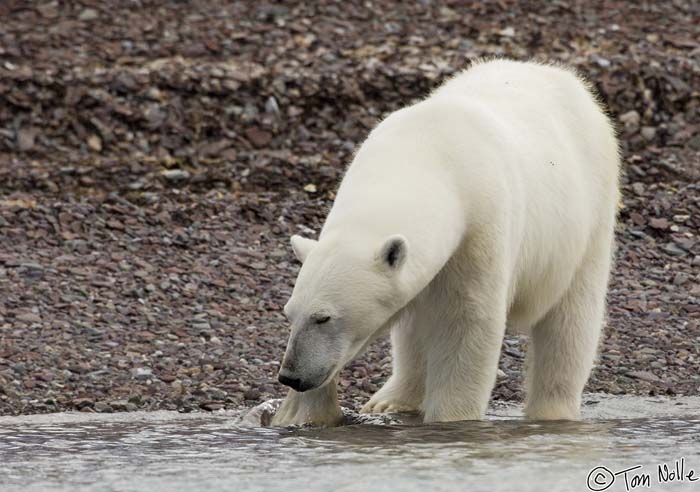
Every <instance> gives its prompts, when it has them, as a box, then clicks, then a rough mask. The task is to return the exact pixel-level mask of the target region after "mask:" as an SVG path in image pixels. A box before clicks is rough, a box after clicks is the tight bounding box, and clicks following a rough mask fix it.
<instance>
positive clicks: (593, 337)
mask: <svg viewBox="0 0 700 492" xmlns="http://www.w3.org/2000/svg"><path fill="white" fill-rule="evenodd" d="M611 245H612V240H611V238H610V234H602V235H599V236H598V237H596V238H595V239H594V240H593V243H592V244H591V247H590V248H589V251H588V254H587V256H586V259H585V260H584V262H583V264H582V265H581V267H580V268H579V270H578V271H577V273H576V275H575V276H574V279H573V281H572V283H571V285H570V286H569V288H568V290H567V291H566V293H565V294H564V296H563V298H562V299H561V300H560V301H559V302H558V303H557V304H556V305H555V306H554V307H553V308H552V309H551V310H550V311H549V312H548V313H547V314H546V315H545V317H544V318H543V319H542V320H541V321H539V322H538V323H537V324H536V325H535V326H534V327H533V330H532V337H531V344H530V347H529V353H528V360H527V370H526V384H527V400H526V404H525V414H526V415H527V417H528V418H530V419H534V420H575V419H577V418H578V416H579V410H580V405H581V393H582V392H583V387H584V386H585V384H586V381H587V380H588V376H589V375H590V372H591V368H592V367H593V363H594V360H595V356H596V351H597V347H598V340H599V338H600V333H601V331H602V327H603V315H604V311H605V292H606V287H607V281H608V272H609V269H610V254H611Z"/></svg>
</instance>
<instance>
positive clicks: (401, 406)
mask: <svg viewBox="0 0 700 492" xmlns="http://www.w3.org/2000/svg"><path fill="white" fill-rule="evenodd" d="M360 413H418V408H417V407H416V406H415V405H407V404H405V403H401V402H396V401H379V402H373V401H372V400H370V401H368V402H367V403H365V405H364V406H363V407H362V408H361V409H360Z"/></svg>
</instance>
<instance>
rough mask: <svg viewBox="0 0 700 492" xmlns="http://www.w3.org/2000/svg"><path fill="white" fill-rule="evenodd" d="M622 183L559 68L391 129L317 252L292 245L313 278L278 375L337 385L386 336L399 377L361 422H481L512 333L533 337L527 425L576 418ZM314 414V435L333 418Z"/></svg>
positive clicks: (603, 131) (362, 163)
mask: <svg viewBox="0 0 700 492" xmlns="http://www.w3.org/2000/svg"><path fill="white" fill-rule="evenodd" d="M618 167H619V157H618V148H617V142H616V139H615V136H614V131H613V129H612V128H611V125H610V123H609V121H608V119H607V118H606V116H605V115H604V113H603V111H602V110H601V109H600V107H599V106H598V104H597V103H596V101H595V99H594V97H593V96H592V95H591V93H590V92H589V90H588V89H587V86H586V84H585V83H583V82H582V81H581V80H580V79H579V78H578V77H576V75H575V74H574V73H572V72H571V71H569V70H567V69H564V68H561V67H557V66H551V65H541V64H536V63H521V62H513V61H507V60H496V61H489V62H482V63H477V64H475V65H474V66H473V67H472V68H470V69H469V70H467V71H465V72H463V73H461V74H460V75H458V76H456V77H454V78H453V79H451V80H450V81H448V82H447V83H446V84H444V85H443V86H442V87H440V88H439V89H438V90H437V91H435V92H434V93H433V94H432V95H431V96H430V97H429V98H428V99H426V100H424V101H422V102H420V103H418V104H415V105H413V106H410V107H407V108H404V109H401V110H399V111H396V112H395V113H393V114H391V115H390V116H389V117H388V118H386V119H385V120H384V121H383V122H381V123H380V124H379V125H378V126H377V127H376V128H375V129H374V130H373V131H372V132H371V134H370V135H369V137H368V138H367V140H366V141H365V142H364V144H363V145H362V147H361V148H360V149H359V151H358V153H357V155H356V156H355V159H354V160H353V162H352V164H351V166H350V167H349V168H348V170H347V173H346V175H345V177H344V179H343V181H342V183H341V185H340V189H339V191H338V194H337V198H336V200H335V203H334V204H333V208H332V210H331V212H330V214H329V215H328V218H327V220H326V223H325V225H324V227H323V230H322V232H321V235H320V239H319V241H318V243H313V242H306V241H308V240H306V241H304V240H302V239H301V238H299V239H294V240H293V244H294V249H295V251H296V252H297V256H299V257H300V259H302V261H304V264H303V266H302V269H301V271H300V274H299V278H298V279H297V283H296V286H295V289H294V293H293V295H292V298H291V299H290V302H289V304H288V305H287V308H286V311H287V314H288V315H289V317H290V319H291V321H292V334H291V336H290V344H289V347H288V349H287V353H286V355H285V360H284V363H283V369H282V373H284V374H286V375H288V376H290V375H291V376H293V377H298V378H300V380H304V381H308V382H309V384H312V385H321V386H323V385H326V384H328V381H331V382H332V381H333V380H334V379H333V377H334V376H335V375H336V374H337V372H338V371H339V370H340V369H341V368H342V366H343V365H344V364H346V363H347V362H348V361H350V360H351V359H352V358H353V357H355V356H356V355H357V353H358V352H359V351H360V350H362V349H363V348H364V347H366V345H367V344H368V343H369V341H371V340H372V339H373V338H374V337H375V336H376V335H377V334H378V333H381V332H382V331H383V330H386V329H391V336H392V344H393V351H394V370H393V375H392V376H391V378H390V379H389V381H388V382H387V383H386V384H385V386H384V387H383V388H382V389H381V390H380V391H379V392H378V393H377V394H375V395H374V396H373V397H372V399H371V400H370V401H369V402H368V403H367V405H365V407H364V408H363V411H365V412H381V411H405V410H416V411H420V412H422V413H423V414H424V419H425V421H426V422H432V421H450V420H462V419H480V418H482V417H483V415H484V412H485V410H486V407H487V403H488V400H489V396H490V393H491V390H492V388H493V385H494V383H495V380H496V372H497V366H498V357H499V351H500V346H501V342H502V339H503V336H504V333H505V331H506V327H507V328H508V329H509V330H511V331H513V332H518V333H529V334H530V335H531V337H532V343H531V345H530V348H529V354H528V368H527V391H528V398H527V402H526V413H527V415H528V416H529V417H530V418H533V419H575V418H577V416H578V413H579V405H580V399H581V392H582V390H583V386H584V384H585V382H586V380H587V378H588V375H589V373H590V370H591V367H592V365H593V362H594V358H595V353H596V348H597V343H598V339H599V335H600V331H601V327H602V321H603V313H604V300H605V291H606V285H607V279H608V273H609V270H610V262H611V248H612V245H613V228H614V223H615V213H616V205H617V202H618V185H617V177H618ZM397 235H399V236H397ZM397 237H399V238H400V239H399V243H398V249H396V248H394V253H397V254H399V256H398V257H399V258H400V261H398V262H396V264H395V265H394V266H393V267H392V266H390V265H389V259H388V258H387V256H386V252H387V251H389V250H390V249H391V248H390V246H391V243H390V242H391V241H392V240H395V239H396V238H397ZM295 243H296V244H295ZM387 248H389V249H387ZM395 257H396V255H393V256H392V259H393V258H395ZM324 313H326V314H328V318H329V321H326V322H325V323H324V324H318V323H317V321H314V320H319V319H322V320H323V319H325V314H324ZM331 384H332V383H331ZM316 387H317V386H316ZM315 391H317V390H312V391H309V392H307V393H295V395H294V397H295V398H304V395H307V394H309V395H310V394H311V393H314V392H315ZM309 398H310V399H311V398H312V397H311V396H309ZM336 405H337V404H336ZM309 407H310V408H311V407H312V408H311V409H310V410H309V409H307V410H306V411H307V412H310V414H309V416H308V417H309V418H308V420H310V421H328V420H329V419H328V418H324V417H327V415H337V408H336V407H334V406H333V405H330V404H327V405H316V406H313V405H309ZM334 412H335V413H334ZM311 414H313V415H311ZM331 420H332V419H331ZM296 421H298V419H297V420H296ZM290 422H291V420H286V419H285V418H279V419H277V422H276V423H278V424H280V425H282V424H285V423H290Z"/></svg>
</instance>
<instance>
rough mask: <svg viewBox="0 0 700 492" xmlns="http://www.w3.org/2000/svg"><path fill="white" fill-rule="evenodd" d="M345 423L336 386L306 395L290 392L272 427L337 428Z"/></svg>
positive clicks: (328, 386) (275, 416)
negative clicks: (305, 426)
mask: <svg viewBox="0 0 700 492" xmlns="http://www.w3.org/2000/svg"><path fill="white" fill-rule="evenodd" d="M342 422H343V412H342V411H341V410H340V405H339V404H338V396H337V390H336V385H335V384H327V385H326V386H324V387H322V388H318V389H314V390H309V391H306V392H304V393H298V392H296V391H294V390H289V393H288V394H287V398H285V399H284V401H283V402H282V404H281V405H280V407H279V409H278V410H277V412H276V413H275V415H274V417H272V421H271V425H272V426H280V427H286V426H290V425H314V426H321V427H335V426H338V425H341V424H342Z"/></svg>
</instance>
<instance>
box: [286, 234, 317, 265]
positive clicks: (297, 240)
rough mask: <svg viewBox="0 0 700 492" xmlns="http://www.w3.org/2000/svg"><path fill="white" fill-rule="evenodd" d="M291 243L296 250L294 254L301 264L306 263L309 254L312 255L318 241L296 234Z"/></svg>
mask: <svg viewBox="0 0 700 492" xmlns="http://www.w3.org/2000/svg"><path fill="white" fill-rule="evenodd" d="M291 243H292V249H293V250H294V254H295V255H296V257H297V259H298V260H299V261H300V262H302V263H304V260H306V257H307V256H309V253H311V250H312V249H314V247H315V246H316V244H317V243H318V241H314V240H313V239H307V238H305V237H301V236H297V235H296V234H295V235H294V236H292V238H291Z"/></svg>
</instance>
